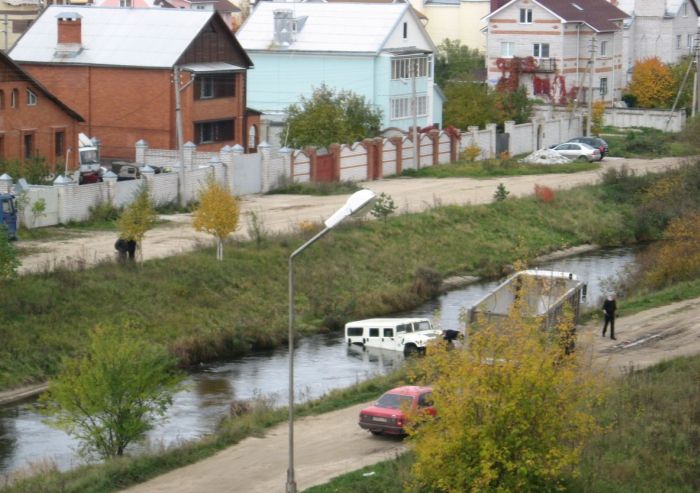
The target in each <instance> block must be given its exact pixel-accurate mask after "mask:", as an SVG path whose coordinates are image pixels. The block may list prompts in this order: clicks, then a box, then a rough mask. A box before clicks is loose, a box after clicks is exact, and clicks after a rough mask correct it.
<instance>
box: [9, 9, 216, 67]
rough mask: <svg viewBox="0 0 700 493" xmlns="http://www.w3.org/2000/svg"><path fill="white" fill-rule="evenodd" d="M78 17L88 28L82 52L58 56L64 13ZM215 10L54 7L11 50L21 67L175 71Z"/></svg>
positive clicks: (44, 13) (12, 55)
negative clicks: (51, 65) (59, 28)
mask: <svg viewBox="0 0 700 493" xmlns="http://www.w3.org/2000/svg"><path fill="white" fill-rule="evenodd" d="M67 12H75V13H78V14H80V17H81V18H82V19H81V23H82V50H80V51H79V52H78V53H77V54H76V55H75V56H71V57H65V56H63V57H61V56H56V46H57V39H58V33H57V19H56V16H57V15H58V14H64V13H67ZM213 15H216V14H215V12H214V11H206V10H189V9H162V8H156V9H125V8H106V7H100V8H95V7H79V6H75V5H52V6H50V7H48V8H47V9H46V10H44V12H43V13H42V14H41V16H39V18H38V19H37V20H36V21H34V24H32V26H31V27H30V28H29V30H27V32H26V33H24V35H23V36H22V37H21V38H20V39H19V41H17V43H16V44H15V46H14V48H12V50H11V51H10V57H11V58H12V59H13V60H15V61H16V62H26V63H31V62H35V63H63V64H68V65H108V66H128V67H149V68H153V67H156V68H170V67H172V66H174V65H175V63H176V62H177V60H178V59H179V58H180V56H181V55H182V54H183V52H184V51H185V50H186V49H187V47H188V46H189V45H190V43H191V42H192V40H193V39H194V38H195V37H196V36H197V35H198V34H199V32H200V31H201V30H202V28H203V27H204V26H205V25H206V24H207V23H208V22H209V20H210V19H211V18H212V16H213Z"/></svg>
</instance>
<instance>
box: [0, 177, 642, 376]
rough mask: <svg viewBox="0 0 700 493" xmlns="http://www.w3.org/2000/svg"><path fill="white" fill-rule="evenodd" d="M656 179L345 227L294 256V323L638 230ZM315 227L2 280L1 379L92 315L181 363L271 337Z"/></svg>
mask: <svg viewBox="0 0 700 493" xmlns="http://www.w3.org/2000/svg"><path fill="white" fill-rule="evenodd" d="M653 179H655V178H654V177H653V176H646V177H629V178H627V179H626V181H625V183H626V185H625V186H623V187H620V185H619V183H618V184H616V183H611V184H610V185H607V186H605V187H594V186H586V187H580V188H577V189H575V190H571V191H566V192H558V193H557V196H556V199H555V200H554V201H553V202H551V203H545V202H542V201H539V200H536V199H535V198H524V199H508V200H505V201H502V202H497V203H492V204H489V205H480V206H467V207H461V206H447V207H435V208H433V209H431V210H428V211H426V212H423V213H420V214H410V215H401V216H397V217H392V218H390V219H389V220H388V221H387V222H386V223H385V222H383V221H364V222H355V223H350V224H348V225H344V226H341V227H339V228H338V229H337V230H336V231H334V232H333V234H332V235H329V236H328V237H327V238H324V240H323V241H321V242H319V243H318V244H316V245H314V249H313V255H305V256H301V257H300V258H299V259H297V262H296V264H295V269H296V272H297V290H296V292H297V300H296V308H297V327H298V328H299V330H300V331H301V332H302V333H311V332H318V331H323V330H339V329H340V328H341V327H342V325H343V324H344V323H345V322H346V321H347V320H350V319H357V318H366V317H371V316H380V315H386V314H390V313H396V312H400V311H404V310H408V309H410V308H413V307H415V306H418V305H419V304H421V303H422V302H424V301H425V300H426V299H428V298H430V297H432V296H434V295H435V290H434V289H425V286H426V284H428V285H429V284H430V283H429V282H428V281H429V280H430V279H438V280H439V279H440V278H444V277H447V276H451V275H458V274H470V275H479V276H494V275H498V274H499V273H500V271H501V266H503V265H506V264H512V263H513V262H514V261H515V260H517V259H524V260H527V259H532V258H534V257H536V256H537V255H540V254H543V253H547V252H550V251H554V250H558V249H561V248H565V247H569V246H573V245H578V244H582V243H597V244H600V245H617V244H624V243H630V242H634V241H635V240H636V237H635V220H634V217H635V216H634V210H635V209H634V207H635V200H636V199H635V198H634V197H635V193H636V191H637V190H638V189H640V188H642V189H643V188H644V187H645V186H646V184H648V183H649V181H650V180H653ZM629 183H635V184H636V185H634V186H632V185H630V184H629ZM312 233H313V231H306V230H304V232H303V233H298V234H291V235H287V236H279V237H277V236H275V237H268V238H265V239H263V240H262V241H261V243H260V244H258V243H257V242H241V243H229V244H228V245H227V248H226V251H225V258H224V261H222V262H218V261H216V259H215V255H214V252H213V249H202V250H198V251H195V252H190V253H185V254H181V255H178V256H173V257H169V258H167V259H158V260H151V261H148V262H145V263H143V264H137V265H119V264H116V263H111V262H108V263H103V264H101V265H98V266H97V267H95V268H90V269H85V270H67V269H58V270H55V271H53V272H47V273H42V274H33V275H27V276H22V277H20V278H18V279H16V280H14V281H12V284H11V289H4V290H0V306H1V307H2V310H0V340H2V341H3V344H2V346H1V347H0V389H7V388H12V387H17V386H20V385H23V384H28V383H33V382H38V381H45V380H46V379H48V378H50V377H51V376H52V375H54V374H55V373H56V371H57V369H58V366H59V364H60V361H61V358H63V357H65V356H70V355H73V354H76V353H78V352H79V351H81V349H82V348H83V344H84V340H85V336H86V334H87V332H88V331H89V330H90V329H91V328H92V327H95V326H96V325H107V324H113V325H122V324H127V323H129V324H133V325H136V326H139V327H141V328H142V329H144V331H145V332H146V333H148V334H150V337H151V338H152V340H153V341H155V342H159V343H162V344H165V345H166V346H167V347H168V348H169V349H170V351H171V352H172V353H173V354H175V355H176V356H178V357H179V358H180V360H181V362H182V365H183V366H188V365H191V364H194V363H197V362H203V361H211V360H215V359H220V358H224V357H228V356H232V355H236V354H242V353H246V352H248V351H251V350H252V349H263V348H271V347H275V346H278V345H280V344H282V343H284V342H285V341H286V337H287V335H286V329H287V327H286V325H287V257H288V255H289V253H290V252H291V251H292V250H293V249H294V248H296V247H298V246H299V245H301V244H302V243H303V242H304V241H306V240H307V239H308V238H309V237H310V235H311V234H312ZM397 252H400V253H401V254H400V255H397ZM417 273H420V274H417ZM429 278H430V279H429Z"/></svg>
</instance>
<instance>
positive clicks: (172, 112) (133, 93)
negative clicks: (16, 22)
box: [9, 5, 259, 159]
mask: <svg viewBox="0 0 700 493" xmlns="http://www.w3.org/2000/svg"><path fill="white" fill-rule="evenodd" d="M9 55H10V57H11V58H12V59H13V60H14V61H15V63H17V64H18V65H19V66H20V67H22V69H23V70H25V71H26V72H27V73H29V74H30V75H31V76H32V77H34V78H35V79H36V80H37V81H39V82H40V83H41V84H42V85H43V86H45V87H46V88H47V89H48V90H50V91H51V92H52V93H53V94H55V95H56V96H57V97H58V98H59V99H60V100H61V101H63V102H64V103H65V104H67V105H68V106H70V107H71V108H73V109H75V111H77V112H78V113H79V114H80V115H82V116H83V118H85V124H84V125H83V129H82V130H81V131H82V132H84V133H85V134H87V135H90V136H94V137H97V138H99V139H100V141H101V142H102V155H103V156H104V157H105V158H115V159H116V158H118V159H132V158H133V157H134V144H135V143H136V142H137V141H138V140H140V139H144V140H145V141H146V142H148V143H149V145H151V146H152V147H154V148H161V149H177V147H178V125H177V121H178V118H177V112H178V109H179V110H180V111H179V112H180V116H181V121H182V126H181V130H182V137H183V139H182V140H183V141H184V142H187V141H191V142H193V143H195V144H197V146H198V148H199V149H200V150H212V151H215V150H216V151H218V150H219V149H220V148H221V147H223V146H224V145H235V144H240V145H242V146H243V147H244V148H245V149H253V148H254V147H255V145H256V142H257V135H258V132H257V126H258V123H259V116H258V114H257V113H256V112H253V111H251V110H248V108H247V106H246V85H247V80H246V76H247V72H248V69H249V68H250V67H251V66H252V62H251V60H250V58H248V55H247V54H246V52H245V50H243V48H242V47H241V45H240V44H239V43H238V41H237V40H236V38H235V36H234V35H233V33H232V32H231V29H230V28H229V27H228V26H227V25H226V24H225V23H224V21H223V20H222V19H221V17H220V16H219V15H218V14H217V13H216V12H214V11H213V10H190V9H186V10H185V9H172V8H157V9H146V8H143V9H140V8H134V9H125V8H108V7H103V8H95V7H79V6H74V5H69V6H62V5H54V6H50V7H48V8H47V9H46V10H44V12H43V13H42V15H41V16H40V17H39V18H38V19H37V20H36V22H35V23H34V24H33V25H32V26H31V27H30V29H29V30H28V31H27V32H26V33H25V35H24V36H23V37H22V38H21V39H20V40H19V41H18V42H17V44H16V45H15V47H14V48H13V49H12V51H11V52H10V54H9ZM174 80H177V84H174V83H173V81H174ZM178 101H179V102H180V104H179V108H178Z"/></svg>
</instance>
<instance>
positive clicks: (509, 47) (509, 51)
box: [501, 41, 515, 57]
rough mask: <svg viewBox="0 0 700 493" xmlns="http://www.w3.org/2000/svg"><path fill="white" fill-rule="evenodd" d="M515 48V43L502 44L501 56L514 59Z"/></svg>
mask: <svg viewBox="0 0 700 493" xmlns="http://www.w3.org/2000/svg"><path fill="white" fill-rule="evenodd" d="M514 48H515V43H511V42H506V41H503V42H501V56H506V57H512V56H513V49H514Z"/></svg>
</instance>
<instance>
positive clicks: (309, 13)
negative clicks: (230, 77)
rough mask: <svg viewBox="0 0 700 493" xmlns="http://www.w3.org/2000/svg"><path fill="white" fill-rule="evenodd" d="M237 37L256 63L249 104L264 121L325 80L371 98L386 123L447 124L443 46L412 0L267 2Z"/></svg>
mask: <svg viewBox="0 0 700 493" xmlns="http://www.w3.org/2000/svg"><path fill="white" fill-rule="evenodd" d="M236 36H237V38H238V40H239V41H240V43H241V44H242V45H243V47H244V48H245V50H246V51H247V53H248V55H249V56H250V57H251V59H252V60H253V63H254V64H255V70H253V71H251V72H250V74H249V76H248V77H249V78H248V92H247V93H248V105H249V106H250V107H252V108H255V109H257V110H260V111H262V112H263V121H268V122H275V120H277V121H278V122H279V121H280V120H282V119H284V112H285V110H286V108H287V107H289V106H290V105H291V104H294V103H297V102H299V100H300V98H301V97H302V96H304V97H307V98H308V97H309V96H311V94H312V93H313V90H314V89H315V88H318V87H320V86H321V85H322V84H325V85H326V86H328V87H331V88H334V89H336V90H351V91H353V92H355V93H357V94H360V95H362V96H364V97H365V98H366V99H367V101H368V102H369V103H370V104H372V105H374V106H375V107H376V108H378V109H380V110H381V111H382V114H383V122H382V126H383V127H384V128H399V129H402V130H407V129H408V128H410V127H412V126H413V121H414V116H415V118H416V122H417V124H418V126H419V127H426V126H428V125H432V124H434V123H438V124H440V123H441V122H442V102H443V98H442V96H441V94H440V91H439V89H438V88H437V86H436V85H435V84H434V83H433V66H434V64H433V53H434V51H435V45H434V44H433V42H432V40H431V39H430V36H428V33H427V32H426V31H425V28H424V27H423V24H422V23H421V21H420V20H419V18H418V16H417V14H416V12H415V11H414V9H413V8H411V6H410V4H408V3H403V2H402V3H390V4H377V3H321V2H302V3H299V2H259V3H258V4H256V6H255V8H254V9H253V12H252V13H251V15H250V17H248V19H247V20H246V21H245V23H244V24H243V26H241V29H240V30H239V31H238V32H237V33H236ZM414 108H415V115H414V110H413V109H414ZM271 133H272V135H271ZM263 137H264V138H266V139H273V138H274V132H268V135H263ZM282 143H284V141H283V140H282Z"/></svg>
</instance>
